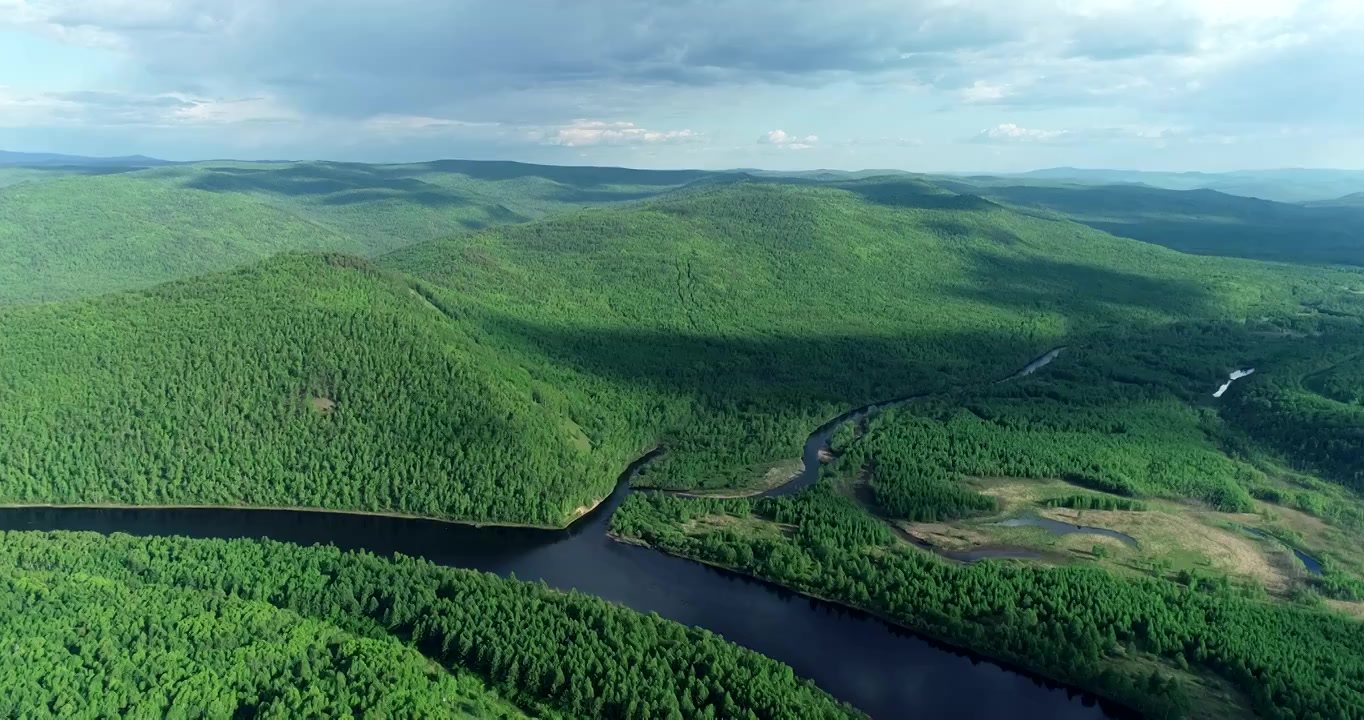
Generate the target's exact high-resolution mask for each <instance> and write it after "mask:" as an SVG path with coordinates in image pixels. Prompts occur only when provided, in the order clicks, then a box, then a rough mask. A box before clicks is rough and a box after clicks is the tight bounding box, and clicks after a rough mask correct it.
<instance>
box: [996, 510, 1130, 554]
mask: <svg viewBox="0 0 1364 720" xmlns="http://www.w3.org/2000/svg"><path fill="white" fill-rule="evenodd" d="M994 524H995V525H998V526H1000V527H1039V528H1042V529H1044V530H1046V531H1047V532H1050V533H1053V534H1056V535H1102V536H1104V537H1111V538H1114V539H1117V540H1119V541H1121V542H1122V544H1124V545H1126V546H1128V547H1136V546H1137V540H1136V538H1134V537H1132V536H1131V535H1128V534H1126V533H1120V532H1118V531H1117V530H1109V529H1107V528H1101V527H1090V526H1088V525H1075V524H1073V523H1068V522H1061V521H1060V520H1052V519H1051V518H1044V517H1042V516H1040V515H1025V516H1023V517H1017V518H1011V519H1009V520H1005V521H1003V522H997V523H994Z"/></svg>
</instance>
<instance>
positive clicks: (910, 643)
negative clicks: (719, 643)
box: [0, 398, 1127, 720]
mask: <svg viewBox="0 0 1364 720" xmlns="http://www.w3.org/2000/svg"><path fill="white" fill-rule="evenodd" d="M908 399H912V398H906V399H902V400H898V401H893V402H891V403H881V404H877V405H870V406H867V407H864V408H859V409H857V410H854V411H852V412H850V413H847V414H845V415H843V416H841V417H840V418H838V419H836V420H834V421H831V422H830V423H827V424H826V425H824V426H822V427H821V428H820V429H818V430H816V431H815V432H814V433H813V434H811V435H810V437H809V438H808V439H807V441H806V443H805V452H804V458H805V462H806V467H805V470H804V471H803V472H802V473H801V475H800V476H798V477H797V478H796V479H795V480H793V481H792V482H791V483H788V484H787V485H786V486H783V487H781V488H777V489H775V490H773V491H770V492H769V493H768V494H770V495H780V494H788V493H792V492H796V491H798V490H799V489H801V488H803V487H806V486H808V485H809V484H810V483H812V482H814V481H815V480H816V479H817V478H818V474H819V460H818V452H819V450H820V449H821V448H823V447H826V446H827V443H828V439H829V436H830V435H832V433H833V431H834V430H836V429H837V427H838V426H839V425H840V424H842V423H843V422H848V421H853V420H860V419H862V418H865V417H866V416H868V415H869V414H871V413H874V412H876V411H878V410H880V409H884V408H885V407H888V406H890V405H893V404H896V403H899V402H905V401H906V400H908ZM649 459H650V458H649V456H646V457H644V458H641V459H640V460H638V461H636V462H635V463H633V464H632V465H631V466H630V467H629V468H628V469H627V470H626V471H625V473H623V474H622V475H621V478H620V481H619V482H618V484H617V486H616V488H615V490H614V491H613V492H612V494H611V496H610V497H609V498H607V499H606V500H605V501H604V502H602V503H601V505H600V506H599V507H598V508H597V509H596V510H594V511H592V512H591V513H589V514H587V515H586V516H584V517H583V518H582V519H580V520H579V521H578V522H576V523H574V524H573V525H572V526H571V527H570V528H569V529H567V530H563V531H549V530H535V529H525V528H502V527H488V528H475V527H470V526H465V525H454V524H450V523H441V522H436V521H431V520H416V519H402V518H393V517H378V516H364V515H349V514H341V513H325V512H301V511H289V510H247V509H240V510H224V509H99V508H15V509H2V510H0V530H87V531H94V532H100V533H105V534H110V533H116V532H121V533H128V534H132V535H143V536H147V535H181V536H186V537H192V538H262V537H269V538H273V539H275V540H282V541H286V542H293V543H300V544H304V545H309V544H314V543H324V544H332V545H335V546H337V547H340V548H343V549H348V550H367V551H369V552H373V553H376V554H379V555H392V554H394V553H402V554H404V555H410V556H416V557H422V558H425V559H427V560H430V561H431V562H435V563H439V564H442V565H447V566H451V567H459V568H469V569H474V570H482V571H487V572H492V573H496V574H498V575H502V576H504V577H508V576H513V575H514V576H515V577H516V578H517V579H519V580H528V581H535V580H543V581H544V582H545V583H547V584H549V585H550V586H553V587H556V588H559V589H562V590H569V589H574V590H578V591H580V592H585V593H590V594H593V595H596V596H598V597H602V598H605V599H606V600H609V601H612V602H616V603H619V604H621V605H625V606H627V607H630V608H633V609H635V610H638V611H640V612H655V613H658V614H659V615H661V616H663V617H665V618H668V619H670V620H674V621H677V622H680V623H682V624H684V625H692V626H697V627H703V628H706V629H709V630H711V631H714V632H716V633H719V634H720V635H722V636H724V637H725V638H726V639H728V640H730V641H732V642H735V643H738V644H740V645H743V646H745V647H748V648H751V649H753V650H756V651H758V652H760V653H763V654H764V655H767V656H769V657H772V658H775V659H777V660H779V661H781V662H784V663H786V664H787V665H790V666H791V667H792V668H793V669H794V670H795V672H796V674H797V675H799V676H801V677H805V678H809V679H811V680H813V681H814V682H815V683H816V684H817V685H818V686H819V687H821V688H823V689H824V690H825V691H827V692H829V693H830V694H832V695H834V696H835V697H837V698H839V699H840V700H844V701H847V702H849V703H852V704H853V705H855V706H856V707H858V708H860V709H861V710H863V711H864V712H866V713H868V714H869V715H871V716H872V717H874V718H905V717H913V718H936V717H951V718H959V719H961V720H987V719H988V720H994V719H996V718H1006V717H1007V718H1022V719H1025V720H1027V719H1031V718H1038V719H1042V718H1046V719H1048V720H1051V719H1055V720H1081V719H1084V720H1091V719H1097V718H1105V717H1109V718H1113V717H1126V716H1127V713H1126V711H1124V710H1123V709H1121V708H1114V707H1108V706H1106V705H1104V704H1101V703H1099V702H1097V701H1096V699H1095V698H1094V697H1093V696H1090V695H1087V694H1085V693H1082V692H1079V691H1076V690H1073V689H1069V688H1066V687H1063V686H1058V685H1056V684H1054V683H1051V682H1048V681H1045V680H1042V679H1039V678H1037V677H1035V676H1032V675H1029V674H1027V673H1026V672H1022V671H1019V670H1016V669H1011V668H1006V667H1004V666H1001V665H1000V664H997V663H994V662H992V661H989V660H986V659H983V658H981V657H979V656H976V655H973V654H971V653H967V652H964V651H960V650H956V649H953V648H949V647H946V646H943V645H941V644H938V643H935V642H932V641H929V640H925V639H923V638H920V637H917V636H915V635H912V634H910V633H908V632H906V631H904V630H901V629H899V628H897V627H895V626H893V625H890V624H888V623H886V622H883V621H881V620H878V619H876V618H873V617H871V616H869V615H866V614H864V613H861V612H858V611H855V610H850V609H847V608H844V607H841V606H839V605H836V604H833V603H827V602H822V601H818V600H812V599H810V598H806V597H803V596H800V595H797V594H795V593H793V592H791V591H788V590H785V589H783V588H780V587H778V586H775V585H772V584H769V583H765V582H761V581H757V580H753V579H750V578H747V577H744V576H741V575H738V574H735V573H730V572H725V571H722V570H717V569H715V568H711V567H709V566H706V565H702V564H700V563H695V562H691V561H689V560H683V559H681V558H676V557H672V556H669V555H666V554H663V553H660V552H656V551H654V550H650V549H647V548H642V547H637V546H634V545H627V544H623V543H617V542H614V541H612V540H611V539H610V538H609V537H607V535H606V531H607V529H608V525H609V521H610V517H611V514H612V513H613V512H615V510H616V508H618V507H619V506H620V504H621V502H622V501H624V499H625V496H626V494H628V492H629V486H630V480H631V478H632V477H633V476H634V475H635V473H637V472H638V470H639V468H640V467H642V466H643V464H644V463H646V462H647V461H648V460H649Z"/></svg>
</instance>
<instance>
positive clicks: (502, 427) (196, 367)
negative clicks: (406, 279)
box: [0, 256, 629, 525]
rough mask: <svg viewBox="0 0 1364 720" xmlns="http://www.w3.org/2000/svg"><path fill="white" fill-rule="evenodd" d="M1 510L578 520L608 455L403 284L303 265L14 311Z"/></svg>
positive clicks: (8, 318)
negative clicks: (240, 510)
mask: <svg viewBox="0 0 1364 720" xmlns="http://www.w3.org/2000/svg"><path fill="white" fill-rule="evenodd" d="M0 334H3V335H4V337H5V338H6V347H7V349H6V352H5V353H4V354H3V355H2V356H0V431H3V434H4V436H5V437H6V442H5V443H4V444H3V445H0V503H117V504H135V505H165V504H192V505H204V504H207V505H215V504H216V505H255V506H307V507H327V508H336V509H345V510H364V511H387V512H401V513H406V514H413V515H432V516H440V517H453V518H462V519H469V520H501V521H512V522H522V523H534V524H542V525H561V524H563V523H564V522H565V520H566V519H567V518H569V517H571V516H572V514H573V513H574V510H575V508H578V507H580V506H588V505H591V504H592V503H593V502H594V501H595V500H598V499H600V498H602V497H604V496H605V495H606V494H607V493H609V492H610V489H611V487H612V485H613V481H614V478H615V476H616V475H617V473H619V471H620V468H621V467H623V466H624V465H625V463H626V462H627V461H628V460H629V457H628V453H622V454H620V455H617V456H605V457H603V456H602V455H601V454H592V453H589V452H587V450H586V449H585V448H582V447H580V446H579V445H577V444H575V439H574V436H573V435H572V434H570V432H569V430H568V428H567V426H566V423H567V422H568V421H567V420H566V419H565V418H563V417H562V416H555V415H553V414H549V413H543V412H538V411H536V407H538V406H537V405H536V403H535V401H534V400H532V399H531V397H529V395H530V393H529V392H527V391H526V390H524V389H522V388H517V386H516V384H515V381H516V379H515V377H514V376H513V377H511V378H508V377H507V376H506V375H507V374H508V373H509V372H511V369H508V368H505V367H504V366H501V365H499V364H497V363H494V362H486V361H484V360H483V359H482V358H483V356H482V355H480V354H479V348H478V345H477V344H476V343H474V342H471V341H470V340H469V339H468V338H467V336H465V335H463V334H461V333H460V332H459V328H458V326H455V325H453V324H451V323H448V322H446V319H445V317H444V316H443V315H441V314H440V313H439V312H438V311H436V310H435V309H434V308H432V307H431V306H429V305H427V304H426V303H425V302H424V301H423V300H422V299H421V298H420V297H419V296H417V295H416V294H414V293H413V292H412V291H411V290H410V289H409V288H408V287H407V285H406V284H404V283H403V282H402V281H401V280H399V279H393V278H390V277H388V276H386V275H384V274H382V273H380V272H379V271H376V270H373V269H372V268H367V267H365V265H364V263H363V261H356V260H354V259H352V258H345V257H339V256H325V257H313V256H291V257H282V258H278V259H275V260H272V261H270V262H268V263H266V264H263V265H259V266H256V267H253V268H249V269H246V270H241V271H237V272H234V273H232V274H230V275H220V276H216V277H214V278H212V282H204V281H201V280H189V281H185V282H183V283H178V284H172V285H166V286H162V287H160V288H158V289H156V290H154V291H150V292H148V293H145V294H127V295H114V296H109V297H105V298H101V299H99V300H97V301H91V302H80V303H73V304H60V305H42V306H32V307H22V308H10V309H7V310H4V311H0Z"/></svg>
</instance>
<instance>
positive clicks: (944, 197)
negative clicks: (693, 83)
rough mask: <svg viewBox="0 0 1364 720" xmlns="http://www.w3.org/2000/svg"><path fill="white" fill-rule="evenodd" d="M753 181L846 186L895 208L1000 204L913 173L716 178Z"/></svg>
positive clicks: (954, 208) (971, 208) (986, 207)
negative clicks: (959, 191) (924, 178)
mask: <svg viewBox="0 0 1364 720" xmlns="http://www.w3.org/2000/svg"><path fill="white" fill-rule="evenodd" d="M726 180H728V181H730V182H754V183H768V184H773V185H803V186H812V187H828V188H835V189H838V190H846V191H848V192H850V193H853V194H854V195H857V196H859V197H861V198H862V199H863V200H866V201H867V202H870V203H875V204H877V205H886V206H889V207H895V208H913V209H920V210H949V211H981V210H991V209H998V208H999V205H997V204H995V203H993V202H990V201H989V200H986V199H985V198H982V197H979V196H978V195H974V194H970V193H958V192H954V191H951V190H947V189H944V188H943V187H940V186H938V185H935V184H934V183H930V182H928V181H926V180H923V179H920V178H917V177H912V176H896V175H890V176H874V177H870V178H863V179H854V180H848V179H846V178H840V179H837V180H833V181H831V180H827V179H822V178H814V177H799V176H795V177H793V176H755V175H747V174H735V175H730V176H724V177H721V178H717V179H716V180H715V182H717V183H718V182H725V181H726Z"/></svg>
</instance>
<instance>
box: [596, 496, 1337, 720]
mask: <svg viewBox="0 0 1364 720" xmlns="http://www.w3.org/2000/svg"><path fill="white" fill-rule="evenodd" d="M715 512H730V513H735V514H743V513H744V512H745V507H744V506H742V505H738V504H732V505H724V504H720V505H714V504H693V503H692V501H690V500H686V499H681V498H675V497H669V496H662V495H643V494H635V495H632V496H630V497H629V498H627V500H626V502H625V504H624V505H623V506H622V507H621V509H620V510H619V511H618V512H617V514H616V516H615V518H613V527H614V529H615V531H616V532H618V533H620V534H623V535H627V536H630V537H636V538H639V539H642V540H644V541H646V542H648V543H650V544H653V545H655V546H657V547H660V548H662V549H665V550H667V551H669V552H674V553H678V554H681V555H686V556H689V557H695V558H699V559H703V560H707V561H710V562H715V563H720V564H724V565H728V566H731V567H734V568H737V569H739V570H741V571H743V572H746V573H750V574H753V575H756V576H758V577H762V578H765V579H767V580H771V581H773V582H778V583H781V584H784V585H787V586H790V587H793V588H796V589H799V590H803V591H806V592H811V593H814V594H817V595H820V596H822V597H828V598H834V599H837V600H839V601H841V602H845V603H848V604H851V605H855V606H858V607H862V608H866V609H868V610H871V611H874V612H878V613H882V614H884V615H887V616H889V617H892V618H894V619H895V620H896V621H898V622H900V623H901V624H903V625H905V626H906V627H909V628H911V629H914V630H916V631H919V632H923V633H926V634H928V635H931V636H934V637H938V638H942V639H944V640H947V641H949V642H952V643H955V644H959V645H963V646H966V647H970V648H973V649H975V650H978V651H980V652H984V653H986V654H990V655H993V656H996V657H1000V658H1004V659H1007V660H1010V661H1012V662H1016V663H1019V664H1021V665H1023V666H1026V667H1030V668H1035V669H1038V670H1040V671H1042V672H1044V673H1046V674H1048V675H1051V676H1053V677H1056V678H1058V679H1061V680H1064V681H1066V682H1070V683H1074V684H1076V685H1079V686H1081V687H1085V688H1088V689H1091V690H1095V691H1097V692H1100V693H1102V694H1105V695H1108V696H1110V697H1112V698H1114V699H1116V700H1119V701H1120V702H1123V703H1125V704H1128V705H1130V706H1132V707H1136V708H1139V709H1141V710H1142V711H1143V712H1145V713H1147V714H1148V715H1150V716H1152V717H1174V716H1180V715H1183V714H1184V713H1186V712H1188V711H1189V710H1190V709H1191V708H1192V703H1193V698H1192V697H1191V696H1190V694H1189V693H1191V692H1195V691H1196V690H1194V689H1193V687H1192V686H1191V684H1190V683H1188V682H1185V681H1182V680H1180V679H1179V676H1178V675H1177V674H1171V673H1170V672H1167V671H1159V670H1157V671H1154V672H1152V671H1149V670H1140V671H1133V670H1132V668H1134V667H1141V666H1142V665H1133V664H1132V663H1130V662H1129V660H1130V659H1132V658H1133V657H1139V655H1134V654H1149V655H1154V656H1158V657H1160V658H1163V659H1164V660H1166V661H1168V662H1171V663H1174V664H1175V665H1176V666H1178V667H1181V668H1182V667H1185V666H1194V667H1198V668H1200V669H1202V670H1204V671H1209V672H1214V673H1217V674H1218V675H1220V676H1222V677H1223V678H1225V679H1227V680H1228V681H1230V682H1232V683H1233V684H1235V685H1236V686H1237V687H1238V688H1239V689H1240V690H1241V691H1242V692H1244V693H1245V695H1246V697H1248V698H1250V701H1251V702H1252V704H1253V706H1254V709H1255V711H1256V712H1257V713H1259V714H1260V715H1262V716H1264V717H1269V718H1284V719H1285V720H1287V719H1288V718H1333V719H1337V718H1338V719H1339V720H1348V719H1350V718H1356V717H1361V716H1364V635H1361V634H1360V633H1359V632H1358V627H1357V623H1356V622H1354V621H1352V620H1349V619H1346V618H1344V617H1341V616H1337V615H1332V614H1322V613H1318V612H1314V611H1310V610H1305V609H1303V608H1300V607H1296V606H1288V605H1280V604H1270V603H1265V602H1263V601H1260V600H1256V599H1251V598H1247V597H1244V596H1243V595H1242V594H1241V591H1239V590H1237V589H1236V588H1234V587H1232V586H1230V585H1228V584H1226V583H1219V582H1206V581H1199V580H1197V579H1196V578H1194V576H1192V575H1190V576H1188V578H1189V582H1190V583H1191V584H1192V585H1193V587H1189V586H1185V585H1181V584H1178V583H1174V582H1170V581H1167V580H1161V579H1154V578H1144V577H1125V576H1124V577H1119V576H1117V575H1114V574H1111V573H1109V572H1107V571H1105V570H1103V569H1101V568H1093V567H1084V566H1068V567H1062V568H1044V567H1038V566H1032V565H1015V564H1006V563H990V562H986V563H976V564H958V563H953V562H949V561H945V560H942V559H940V558H937V557H936V556H933V555H932V554H930V553H925V552H921V551H918V550H917V549H914V548H910V547H908V546H904V545H899V546H896V545H893V544H892V542H891V538H890V537H889V535H888V531H887V530H886V528H885V527H884V526H883V525H880V524H879V523H877V522H876V521H875V520H873V519H872V518H870V517H869V516H867V515H866V514H865V513H863V512H861V511H860V510H858V509H857V508H856V507H855V506H854V505H853V504H852V503H851V502H850V501H848V500H846V499H844V498H842V497H840V496H838V495H837V494H835V493H833V492H832V491H830V490H828V489H827V488H822V489H821V488H816V489H812V490H811V491H809V492H807V493H803V494H801V495H798V496H795V497H791V498H783V499H781V500H780V501H778V502H772V501H762V502H759V503H757V504H754V505H752V506H751V513H752V514H753V515H755V516H757V517H761V518H766V519H770V520H774V521H778V522H788V523H790V522H795V523H797V530H796V532H794V533H790V534H785V533H747V534H745V533H740V532H736V531H734V530H732V529H728V528H723V527H722V529H719V530H715V531H711V532H708V533H706V534H704V535H701V536H699V537H697V536H691V535H688V534H687V533H686V532H684V531H682V530H681V529H680V527H679V525H678V524H677V523H676V519H677V518H678V517H696V516H701V515H706V514H713V513H715ZM877 528H879V529H877Z"/></svg>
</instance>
